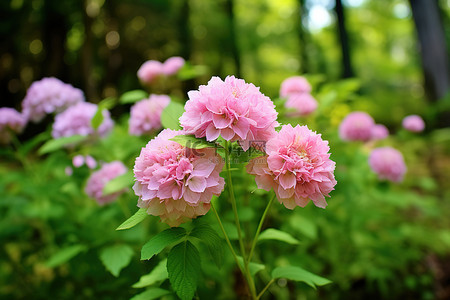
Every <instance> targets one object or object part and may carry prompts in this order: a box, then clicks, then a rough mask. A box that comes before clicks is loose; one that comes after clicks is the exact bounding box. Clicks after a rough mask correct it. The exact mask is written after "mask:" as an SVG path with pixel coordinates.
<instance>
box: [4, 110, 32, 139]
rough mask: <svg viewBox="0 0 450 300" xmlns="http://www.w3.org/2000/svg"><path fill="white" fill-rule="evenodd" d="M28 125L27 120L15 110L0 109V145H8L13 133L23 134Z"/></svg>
mask: <svg viewBox="0 0 450 300" xmlns="http://www.w3.org/2000/svg"><path fill="white" fill-rule="evenodd" d="M26 124H27V120H26V118H25V117H24V116H23V115H22V114H20V113H19V112H18V111H17V110H15V109H14V108H9V107H2V108H0V144H8V143H9V142H10V141H11V133H20V132H22V130H23V128H24V127H25V125H26Z"/></svg>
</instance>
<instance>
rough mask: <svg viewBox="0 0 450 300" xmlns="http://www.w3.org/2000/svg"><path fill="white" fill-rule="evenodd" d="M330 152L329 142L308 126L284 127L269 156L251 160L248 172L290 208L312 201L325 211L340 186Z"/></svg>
mask: <svg viewBox="0 0 450 300" xmlns="http://www.w3.org/2000/svg"><path fill="white" fill-rule="evenodd" d="M329 150H330V148H329V147H328V142H327V141H324V140H322V138H321V136H320V134H317V133H315V132H312V131H311V130H309V129H308V127H307V126H300V125H297V126H296V127H294V128H293V127H292V126H291V125H283V127H282V128H281V130H280V132H278V133H277V134H276V135H275V136H274V137H272V138H271V139H270V140H269V141H268V142H267V147H266V152H267V155H266V156H263V157H257V158H254V159H252V160H250V162H249V164H248V165H247V167H246V168H247V172H248V173H250V174H253V175H255V176H256V177H255V180H256V184H257V185H258V188H261V189H264V190H266V191H270V189H272V188H273V189H274V191H275V194H276V195H277V198H278V201H279V202H280V203H282V204H283V205H284V206H285V207H286V208H289V209H293V208H294V207H295V206H297V205H298V206H301V207H304V206H305V205H306V204H308V202H309V200H312V201H313V202H314V205H316V206H317V207H321V208H325V207H326V206H327V202H326V201H325V197H324V196H327V197H329V193H330V192H331V191H332V190H334V186H335V185H336V180H335V179H334V168H335V165H336V164H335V162H334V161H332V160H330V154H329V153H328V151H329Z"/></svg>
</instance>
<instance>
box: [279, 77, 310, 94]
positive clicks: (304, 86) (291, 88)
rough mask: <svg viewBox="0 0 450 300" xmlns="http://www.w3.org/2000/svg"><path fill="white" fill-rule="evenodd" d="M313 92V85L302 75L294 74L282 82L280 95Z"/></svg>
mask: <svg viewBox="0 0 450 300" xmlns="http://www.w3.org/2000/svg"><path fill="white" fill-rule="evenodd" d="M303 93H307V94H309V93H311V85H310V84H309V82H308V80H306V78H305V77H302V76H292V77H289V78H287V79H285V80H284V81H283V82H282V83H281V88H280V97H282V98H287V97H288V96H289V95H292V94H303Z"/></svg>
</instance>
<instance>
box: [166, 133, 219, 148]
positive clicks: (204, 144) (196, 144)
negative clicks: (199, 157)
mask: <svg viewBox="0 0 450 300" xmlns="http://www.w3.org/2000/svg"><path fill="white" fill-rule="evenodd" d="M170 140H171V141H174V142H177V143H178V144H180V145H181V146H183V147H186V148H190V149H203V148H216V147H218V145H217V144H216V143H212V142H208V141H207V140H206V139H200V138H196V137H195V136H193V135H177V136H174V137H173V138H171V139H170Z"/></svg>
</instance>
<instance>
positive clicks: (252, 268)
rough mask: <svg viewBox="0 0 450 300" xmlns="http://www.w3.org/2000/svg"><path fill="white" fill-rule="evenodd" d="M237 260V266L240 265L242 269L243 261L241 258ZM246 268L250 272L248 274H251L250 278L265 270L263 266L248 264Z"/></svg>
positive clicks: (253, 263)
mask: <svg viewBox="0 0 450 300" xmlns="http://www.w3.org/2000/svg"><path fill="white" fill-rule="evenodd" d="M237 258H238V261H239V264H240V265H241V267H242V268H244V260H243V259H242V256H238V257H237ZM248 268H249V270H250V274H252V276H255V275H256V274H257V273H258V272H260V271H262V270H264V269H265V268H266V266H265V265H263V264H259V263H255V262H250V263H249V264H248Z"/></svg>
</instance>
